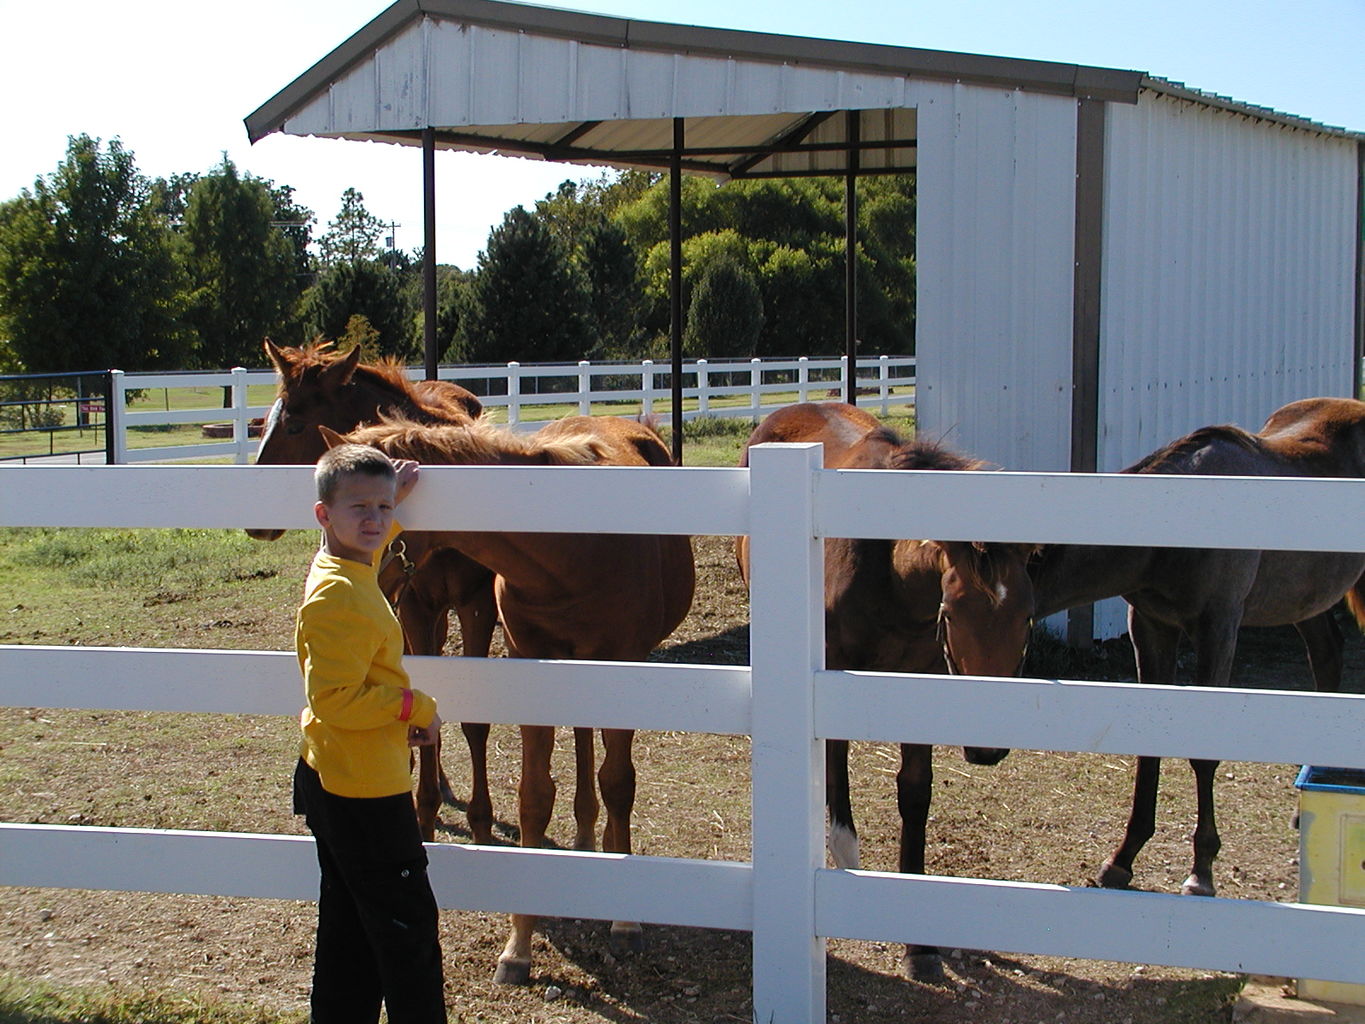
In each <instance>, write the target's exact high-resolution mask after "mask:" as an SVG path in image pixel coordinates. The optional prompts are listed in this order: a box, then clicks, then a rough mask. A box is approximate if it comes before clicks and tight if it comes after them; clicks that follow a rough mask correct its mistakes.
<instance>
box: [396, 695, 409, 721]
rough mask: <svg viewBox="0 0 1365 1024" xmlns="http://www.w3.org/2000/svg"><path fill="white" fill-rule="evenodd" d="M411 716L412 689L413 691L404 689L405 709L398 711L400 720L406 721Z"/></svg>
mask: <svg viewBox="0 0 1365 1024" xmlns="http://www.w3.org/2000/svg"><path fill="white" fill-rule="evenodd" d="M411 717H412V691H411V690H404V691H403V709H402V710H401V711H399V712H398V720H399V721H400V722H406V721H407V720H408V719H409V718H411Z"/></svg>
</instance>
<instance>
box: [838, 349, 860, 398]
mask: <svg viewBox="0 0 1365 1024" xmlns="http://www.w3.org/2000/svg"><path fill="white" fill-rule="evenodd" d="M850 373H852V374H853V376H851V377H850V376H849V374H850ZM839 393H840V394H843V395H848V404H849V405H857V404H858V367H857V365H856V364H855V365H853V366H849V365H848V356H846V355H843V356H840V357H839Z"/></svg>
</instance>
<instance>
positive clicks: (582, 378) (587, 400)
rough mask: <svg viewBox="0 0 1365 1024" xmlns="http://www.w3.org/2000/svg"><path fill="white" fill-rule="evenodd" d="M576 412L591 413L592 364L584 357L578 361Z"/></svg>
mask: <svg viewBox="0 0 1365 1024" xmlns="http://www.w3.org/2000/svg"><path fill="white" fill-rule="evenodd" d="M578 414H579V415H580V416H591V415H592V364H591V363H590V362H588V361H587V360H586V359H580V360H579V361H578Z"/></svg>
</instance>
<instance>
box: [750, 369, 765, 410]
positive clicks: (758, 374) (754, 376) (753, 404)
mask: <svg viewBox="0 0 1365 1024" xmlns="http://www.w3.org/2000/svg"><path fill="white" fill-rule="evenodd" d="M762 405H763V360H762V359H759V358H757V357H755V358H753V359H750V360H749V408H750V409H751V410H753V420H754V422H755V423H757V422H758V420H759V417H761V416H762V415H763V410H762V409H761V408H760V406H762Z"/></svg>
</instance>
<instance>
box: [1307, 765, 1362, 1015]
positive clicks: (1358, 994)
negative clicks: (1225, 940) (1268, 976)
mask: <svg viewBox="0 0 1365 1024" xmlns="http://www.w3.org/2000/svg"><path fill="white" fill-rule="evenodd" d="M1294 785H1295V786H1296V787H1298V790H1299V902H1300V903H1318V904H1324V905H1328V906H1335V907H1365V769H1360V768H1319V767H1315V766H1312V765H1305V766H1304V768H1303V770H1302V771H1300V772H1299V777H1298V779H1297V780H1296V781H1295V783H1294ZM1299 996H1300V997H1301V998H1303V999H1321V1000H1325V1001H1326V1002H1331V1003H1351V1004H1353V1005H1356V1006H1365V985H1350V984H1347V983H1346V982H1341V981H1317V980H1315V979H1312V978H1300V979H1299Z"/></svg>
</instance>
